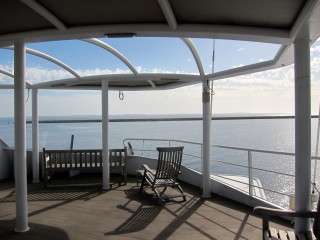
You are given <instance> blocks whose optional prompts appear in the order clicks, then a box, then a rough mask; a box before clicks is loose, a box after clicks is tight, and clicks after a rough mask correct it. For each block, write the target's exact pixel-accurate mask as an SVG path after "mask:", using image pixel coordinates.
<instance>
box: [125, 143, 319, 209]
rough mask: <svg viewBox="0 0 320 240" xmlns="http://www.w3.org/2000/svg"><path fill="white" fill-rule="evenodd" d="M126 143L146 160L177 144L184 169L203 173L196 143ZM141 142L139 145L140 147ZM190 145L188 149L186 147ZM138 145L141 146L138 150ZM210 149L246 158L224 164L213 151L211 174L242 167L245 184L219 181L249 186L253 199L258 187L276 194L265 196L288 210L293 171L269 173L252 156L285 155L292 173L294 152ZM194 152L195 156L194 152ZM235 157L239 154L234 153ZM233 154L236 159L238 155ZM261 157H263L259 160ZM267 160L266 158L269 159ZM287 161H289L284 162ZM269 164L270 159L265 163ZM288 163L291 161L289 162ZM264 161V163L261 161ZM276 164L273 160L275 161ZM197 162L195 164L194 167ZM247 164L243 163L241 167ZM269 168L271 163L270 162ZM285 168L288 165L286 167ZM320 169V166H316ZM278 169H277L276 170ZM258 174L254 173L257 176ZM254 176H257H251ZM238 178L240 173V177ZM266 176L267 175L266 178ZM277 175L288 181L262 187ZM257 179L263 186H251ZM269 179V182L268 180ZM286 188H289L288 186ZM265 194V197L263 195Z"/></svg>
mask: <svg viewBox="0 0 320 240" xmlns="http://www.w3.org/2000/svg"><path fill="white" fill-rule="evenodd" d="M128 142H131V143H133V144H132V145H133V146H134V149H133V151H134V152H135V154H137V153H140V155H141V156H146V157H156V151H155V147H157V146H177V145H184V146H185V150H184V160H183V165H185V166H186V167H189V168H192V169H195V170H197V171H200V172H202V169H201V168H202V143H197V142H190V141H181V140H174V139H142V138H126V139H124V140H123V144H124V145H127V143H128ZM139 142H140V144H139ZM188 145H190V147H189V146H188ZM139 146H140V147H139ZM211 147H212V148H216V149H220V150H226V151H224V153H227V151H238V152H242V153H245V155H246V156H247V157H246V159H244V160H243V161H241V162H240V163H238V162H236V160H237V159H234V158H233V159H230V161H224V160H221V159H216V158H217V157H216V156H215V151H214V150H213V151H212V154H211V159H212V166H213V168H212V169H211V170H212V171H211V174H214V173H217V172H216V171H213V170H214V169H215V168H216V167H217V164H218V165H219V164H220V165H224V166H225V167H224V169H228V171H229V169H233V170H234V169H236V168H241V169H243V170H242V171H240V172H241V173H242V175H244V176H247V178H248V182H242V181H238V180H236V179H235V178H231V177H228V176H227V175H228V174H230V172H231V171H230V172H223V174H221V175H220V173H217V174H219V177H220V178H224V179H226V180H228V181H233V182H235V183H240V184H241V185H247V186H248V189H249V190H248V194H249V195H250V196H256V195H255V191H254V189H257V188H260V189H262V190H263V191H265V192H268V193H269V195H278V197H272V196H271V197H268V199H267V200H268V201H270V202H272V203H274V204H277V205H280V206H282V207H286V208H287V207H288V206H289V198H290V196H292V195H293V194H294V192H293V191H294V172H292V173H290V171H288V169H286V168H285V169H286V170H287V171H286V172H284V171H278V170H272V169H267V168H262V167H256V166H255V164H257V162H259V161H258V159H257V157H256V158H254V157H253V155H257V154H262V155H263V154H271V155H277V156H287V157H289V158H292V159H291V161H292V166H291V165H290V166H291V168H292V169H291V171H292V170H293V171H294V155H295V154H294V153H290V152H280V151H269V150H260V149H250V148H239V147H231V146H223V145H211ZM195 152H196V153H195ZM224 155H225V154H224ZM237 155H238V154H237ZM237 155H236V156H237ZM186 158H187V159H193V161H192V160H185V159H186ZM262 158H263V157H262ZM269 158H270V157H269ZM269 158H268V159H269ZM274 158H276V157H271V159H274ZM311 159H312V160H314V161H316V160H319V159H320V157H312V158H311ZM286 160H288V159H286ZM268 161H269V160H268ZM288 161H290V160H288ZM260 162H263V161H260ZM274 162H276V160H274ZM195 163H196V164H195ZM244 163H246V164H244ZM270 164H271V165H272V163H270ZM276 164H278V165H279V166H280V165H283V162H277V163H276ZM264 165H266V166H269V164H264ZM287 165H288V164H287ZM319 167H320V166H319ZM278 169H279V168H278ZM259 172H260V174H257V173H259ZM254 173H256V174H254ZM240 175H241V174H240ZM267 175H268V176H267ZM275 175H277V176H278V178H279V179H284V178H287V179H290V180H286V181H285V182H282V183H281V184H276V187H275V188H272V187H270V186H265V185H268V182H269V181H271V180H274V179H270V178H275V177H272V176H275ZM257 178H258V179H260V178H263V179H260V180H262V186H257V185H256V184H255V183H254V179H257ZM268 178H269V179H268ZM288 186H289V187H288ZM266 195H267V194H266Z"/></svg>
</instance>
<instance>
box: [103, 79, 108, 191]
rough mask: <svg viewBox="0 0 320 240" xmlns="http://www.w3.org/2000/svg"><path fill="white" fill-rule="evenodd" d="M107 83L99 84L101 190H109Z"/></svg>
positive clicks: (104, 81)
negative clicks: (100, 93) (100, 89)
mask: <svg viewBox="0 0 320 240" xmlns="http://www.w3.org/2000/svg"><path fill="white" fill-rule="evenodd" d="M108 85H109V83H108V81H106V80H103V81H102V82H101V87H102V162H103V167H102V178H103V179H102V189H105V190H107V189H110V169H109V86H108Z"/></svg>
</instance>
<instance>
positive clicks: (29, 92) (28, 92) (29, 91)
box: [26, 88, 30, 102]
mask: <svg viewBox="0 0 320 240" xmlns="http://www.w3.org/2000/svg"><path fill="white" fill-rule="evenodd" d="M29 97H30V88H28V96H27V100H26V102H28V100H29Z"/></svg>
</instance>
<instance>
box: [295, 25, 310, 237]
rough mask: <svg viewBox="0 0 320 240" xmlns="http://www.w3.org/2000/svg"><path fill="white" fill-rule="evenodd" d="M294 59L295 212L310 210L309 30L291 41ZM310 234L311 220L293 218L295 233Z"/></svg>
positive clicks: (301, 32)
mask: <svg viewBox="0 0 320 240" xmlns="http://www.w3.org/2000/svg"><path fill="white" fill-rule="evenodd" d="M294 60H295V65H294V69H295V210H296V211H301V212H303V211H309V210H310V209H311V86H310V45H309V30H308V28H307V27H304V28H303V29H302V30H301V31H300V33H299V35H298V37H297V39H296V40H295V42H294ZM306 231H310V220H308V219H303V218H296V219H295V232H296V233H298V232H306Z"/></svg>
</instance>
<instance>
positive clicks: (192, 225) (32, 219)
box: [0, 176, 283, 240]
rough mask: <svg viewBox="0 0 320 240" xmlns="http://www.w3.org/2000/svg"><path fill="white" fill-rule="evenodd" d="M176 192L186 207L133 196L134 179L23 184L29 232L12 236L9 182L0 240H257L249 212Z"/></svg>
mask: <svg viewBox="0 0 320 240" xmlns="http://www.w3.org/2000/svg"><path fill="white" fill-rule="evenodd" d="M78 177H79V178H80V177H81V176H78ZM82 181H85V177H84V178H83V179H82ZM99 181H100V180H98V182H99ZM182 186H183V188H184V190H185V193H186V195H187V201H186V202H168V203H166V204H165V205H164V206H159V205H158V204H157V201H156V199H155V198H153V197H152V195H151V192H150V191H147V193H138V190H139V187H137V186H136V178H135V177H132V178H129V183H128V185H126V186H121V187H115V188H113V189H112V190H109V191H102V190H101V188H100V187H97V186H95V187H92V186H87V187H79V186H78V187H61V186H59V187H52V188H48V189H45V188H43V187H42V186H41V184H29V185H28V199H29V201H28V212H29V225H30V228H31V229H30V230H29V231H28V232H26V233H15V232H14V231H13V229H14V226H15V222H14V221H15V202H14V200H15V195H14V191H13V190H14V189H13V182H12V181H0V239H1V240H2V239H24V240H29V239H32V240H34V239H35V240H37V239H48V240H50V239H53V240H55V239H59V240H68V239H80V240H81V239H93V240H100V239H159V240H160V239H161V240H162V239H192V240H194V239H261V236H262V230H261V226H262V223H261V219H260V218H259V216H256V215H254V214H253V213H252V208H250V207H247V206H244V205H242V204H239V203H236V202H234V201H231V200H229V199H225V198H223V197H220V196H213V197H212V198H210V199H202V198H201V192H200V189H198V188H194V187H192V186H190V185H187V184H183V185H182ZM149 194H150V195H149ZM282 228H283V227H282Z"/></svg>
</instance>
